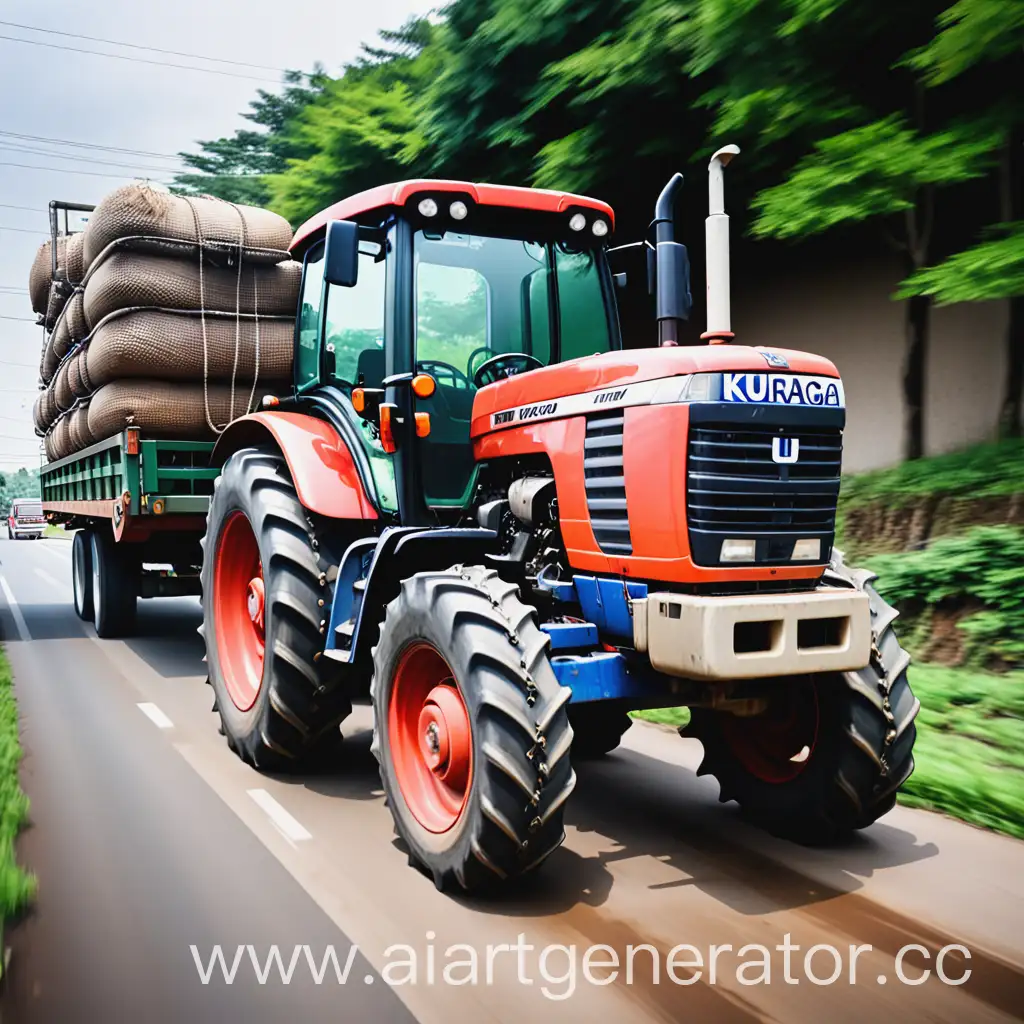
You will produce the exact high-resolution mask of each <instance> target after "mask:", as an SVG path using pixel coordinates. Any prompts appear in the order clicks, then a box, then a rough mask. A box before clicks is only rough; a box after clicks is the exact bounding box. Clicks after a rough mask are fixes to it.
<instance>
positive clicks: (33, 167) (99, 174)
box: [0, 161, 177, 180]
mask: <svg viewBox="0 0 1024 1024" xmlns="http://www.w3.org/2000/svg"><path fill="white" fill-rule="evenodd" d="M0 167H23V168H25V169H26V170H29V171H63V172H64V173H65V174H87V175H88V176H89V177H90V178H148V175H145V174H107V173H106V172H105V171H80V170H78V169H77V168H75V167H40V166H39V165H38V164H14V163H7V162H4V161H0ZM174 173H177V172H176V171H175V172H174ZM149 180H152V179H149Z"/></svg>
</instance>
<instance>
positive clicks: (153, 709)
mask: <svg viewBox="0 0 1024 1024" xmlns="http://www.w3.org/2000/svg"><path fill="white" fill-rule="evenodd" d="M136 707H137V708H138V709H139V710H140V711H141V712H142V713H143V714H144V715H145V716H146V717H147V718H148V719H149V720H150V721H151V722H152V723H153V724H154V725H155V726H156V727H157V728H158V729H173V728H174V723H173V722H172V721H171V720H170V719H169V718H168V717H167V716H166V715H165V714H164V713H163V712H162V711H161V710H160V709H159V708H158V707H157V706H156V705H155V704H151V703H150V702H148V701H146V702H144V703H142V704H137V705H136Z"/></svg>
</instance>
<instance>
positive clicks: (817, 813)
mask: <svg viewBox="0 0 1024 1024" xmlns="http://www.w3.org/2000/svg"><path fill="white" fill-rule="evenodd" d="M832 573H833V575H832V578H831V579H827V580H826V582H828V583H831V584H833V585H845V586H849V587H854V588H856V589H859V590H863V591H865V592H866V593H867V594H868V596H869V597H870V600H871V627H872V637H873V640H874V644H873V648H874V650H873V653H872V657H871V661H870V663H869V664H868V665H867V666H866V667H864V668H863V669H860V670H859V671H856V672H843V673H828V674H821V675H812V676H803V677H799V678H797V679H792V680H778V686H779V687H784V688H785V690H782V691H781V692H780V695H779V698H780V699H779V700H777V701H775V702H774V703H773V704H771V705H770V706H769V709H768V712H767V713H766V714H764V715H761V716H757V717H755V718H736V717H734V716H731V715H728V714H725V713H722V712H713V711H708V710H707V709H703V708H694V709H693V711H692V714H691V718H690V723H689V725H687V726H684V727H683V729H681V730H680V733H681V734H682V735H685V736H694V737H696V738H697V739H699V740H700V741H701V742H702V743H703V745H704V760H703V761H702V763H701V766H700V768H699V769H698V772H697V774H698V775H707V774H710V775H714V776H715V777H716V778H717V779H718V781H719V784H720V787H721V792H720V797H719V799H720V800H722V801H725V800H729V799H733V800H736V801H737V803H739V804H740V806H741V807H742V808H743V811H744V813H746V814H747V816H748V817H750V818H751V819H752V820H754V821H755V822H756V823H757V824H759V825H761V826H762V827H764V828H765V829H767V830H768V831H770V832H772V833H774V834H776V835H779V836H782V837H784V838H788V839H793V840H796V841H797V842H803V843H809V844H819V843H827V842H831V841H834V840H836V839H838V838H839V837H841V836H843V835H844V834H848V833H850V832H852V831H854V830H856V829H861V828H866V827H867V826H868V825H871V824H872V823H873V822H875V821H877V820H878V818H880V817H881V816H882V815H883V814H886V813H887V812H888V811H889V810H891V809H892V807H893V805H894V804H895V803H896V794H897V792H898V790H899V788H900V786H902V785H903V783H904V782H906V780H907V779H908V778H910V775H911V773H912V772H913V770H914V757H913V748H914V739H915V735H916V730H915V726H914V719H915V717H916V716H917V712H918V710H919V709H920V702H919V701H918V700H917V699H916V698H915V697H914V695H913V693H912V692H911V689H910V683H909V682H908V680H907V667H908V666H909V664H910V655H909V654H907V652H906V651H905V650H904V649H903V648H902V647H901V646H900V643H899V640H898V639H897V638H896V634H895V632H894V631H893V628H892V624H893V622H894V621H895V619H896V616H897V615H898V612H897V611H896V609H895V608H893V607H892V606H891V605H890V604H888V603H887V602H886V601H885V600H884V599H883V598H882V597H881V596H880V595H879V594H878V592H877V591H876V590H875V589H874V588H873V587H872V586H871V585H870V583H869V581H870V580H871V579H873V578H874V577H873V576H872V575H871V574H870V573H867V572H865V571H859V570H853V571H851V570H849V569H847V568H846V566H844V565H843V564H842V560H841V558H839V557H837V559H836V561H835V562H834V563H833V567H832Z"/></svg>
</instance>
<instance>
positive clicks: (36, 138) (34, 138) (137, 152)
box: [0, 131, 180, 210]
mask: <svg viewBox="0 0 1024 1024" xmlns="http://www.w3.org/2000/svg"><path fill="white" fill-rule="evenodd" d="M0 135H4V136H6V137H7V138H11V139H24V140H27V141H28V142H52V143H59V144H60V145H62V146H76V147H78V148H79V149H102V150H106V151H107V152H109V153H128V154H130V155H131V156H151V157H157V158H159V159H168V160H177V159H179V158H180V154H179V153H154V152H153V151H152V150H149V149H124V148H122V147H121V146H101V145H100V144H99V143H98V142H74V141H72V140H71V139H54V138H51V137H50V136H48V135H25V134H23V133H22V132H5V131H0ZM2 205H4V204H3V203H0V206H2ZM18 209H19V210H29V209H31V207H29V206H19V207H18Z"/></svg>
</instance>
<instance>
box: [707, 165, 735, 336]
mask: <svg viewBox="0 0 1024 1024" xmlns="http://www.w3.org/2000/svg"><path fill="white" fill-rule="evenodd" d="M739 151H740V148H739V146H723V147H722V148H721V149H720V150H718V152H716V153H715V155H714V156H713V157H712V158H711V162H710V163H709V164H708V218H707V220H706V221H705V222H704V223H705V232H706V234H705V239H706V250H705V254H704V258H705V261H706V263H707V288H708V329H707V331H706V332H705V333H704V334H702V335H701V338H702V339H703V340H705V341H708V342H710V343H711V344H712V345H718V344H723V343H725V342H728V341H730V340H731V339H732V337H733V333H732V307H731V302H730V298H729V217H728V216H727V214H726V212H725V175H724V174H723V173H722V170H723V168H724V167H725V166H726V165H727V164H728V163H729V162H730V161H731V160H732V158H733V157H734V156H737V155H738V154H739Z"/></svg>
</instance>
